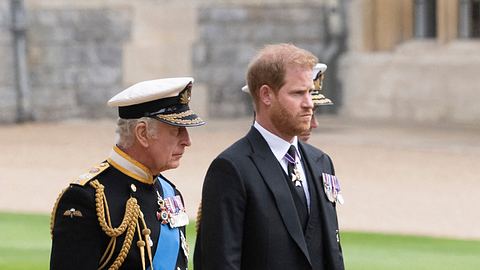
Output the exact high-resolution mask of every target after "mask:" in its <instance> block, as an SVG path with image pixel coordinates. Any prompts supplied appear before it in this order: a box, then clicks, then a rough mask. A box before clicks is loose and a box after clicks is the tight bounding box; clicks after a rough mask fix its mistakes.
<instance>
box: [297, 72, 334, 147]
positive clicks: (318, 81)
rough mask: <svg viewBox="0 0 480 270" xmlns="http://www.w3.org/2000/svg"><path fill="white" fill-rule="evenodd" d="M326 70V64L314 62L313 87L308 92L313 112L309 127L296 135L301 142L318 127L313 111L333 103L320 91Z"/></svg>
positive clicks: (305, 140) (308, 137)
mask: <svg viewBox="0 0 480 270" xmlns="http://www.w3.org/2000/svg"><path fill="white" fill-rule="evenodd" d="M326 70H327V65H325V64H322V63H318V64H316V65H315V67H314V68H313V77H312V79H313V89H312V90H311V92H310V95H311V96H312V101H313V114H312V120H311V121H310V128H309V129H308V130H307V131H305V132H302V133H301V134H300V135H298V138H299V139H300V140H301V141H303V142H307V141H308V140H309V139H310V135H311V133H312V130H313V129H316V128H317V127H318V121H317V118H316V117H315V111H316V110H317V108H318V107H319V106H324V105H333V102H332V101H331V100H330V99H329V98H326V97H325V96H324V95H323V94H321V93H320V92H321V91H322V89H323V79H324V78H325V71H326Z"/></svg>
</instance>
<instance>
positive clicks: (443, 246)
mask: <svg viewBox="0 0 480 270" xmlns="http://www.w3.org/2000/svg"><path fill="white" fill-rule="evenodd" d="M49 222H50V220H49V217H48V216H46V215H28V214H10V213H0V269H2V270H13V269H29V270H35V269H48V264H49V256H50V231H49V226H50V225H49ZM187 232H188V233H187V238H188V240H189V242H190V251H191V253H193V241H194V240H195V228H194V222H191V224H190V225H189V228H188V231H187ZM341 236H342V246H343V252H344V258H345V266H346V269H347V270H376V269H379V270H380V269H382V270H396V269H402V270H422V269H425V270H427V269H428V270H431V269H435V270H443V269H445V270H447V269H448V270H452V269H461V270H470V269H471V270H474V269H475V270H478V269H480V241H463V240H449V239H439V238H430V237H416V236H399V235H384V234H372V233H357V232H344V233H342V235H341ZM190 255H193V254H190ZM190 269H192V268H191V267H190Z"/></svg>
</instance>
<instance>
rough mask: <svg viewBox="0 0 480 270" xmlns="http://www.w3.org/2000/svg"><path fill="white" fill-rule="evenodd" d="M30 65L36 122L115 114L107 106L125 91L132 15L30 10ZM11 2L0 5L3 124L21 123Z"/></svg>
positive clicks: (91, 10) (121, 11)
mask: <svg viewBox="0 0 480 270" xmlns="http://www.w3.org/2000/svg"><path fill="white" fill-rule="evenodd" d="M26 13H27V32H26V33H27V64H28V75H29V86H30V89H31V110H32V114H33V118H34V120H38V121H50V120H60V119H69V118H73V117H79V118H91V117H104V116H108V115H112V114H113V110H111V109H109V108H107V107H106V106H105V102H106V100H108V98H110V97H111V96H112V95H113V94H114V93H116V92H118V91H119V89H122V87H123V80H122V78H123V74H122V72H123V69H122V66H123V65H122V61H123V46H124V43H125V42H126V41H127V40H128V39H129V37H130V32H131V18H130V17H131V15H130V10H129V9H126V8H124V9H122V8H82V9H76V8H31V9H30V8H29V7H26ZM10 20H11V19H10V7H9V1H1V2H0V56H1V59H2V61H1V63H0V65H1V66H0V69H1V72H0V96H1V98H0V122H6V123H10V122H14V121H15V120H16V110H17V102H16V90H15V75H14V68H13V67H14V64H13V44H12V35H11V31H10V24H11V23H10Z"/></svg>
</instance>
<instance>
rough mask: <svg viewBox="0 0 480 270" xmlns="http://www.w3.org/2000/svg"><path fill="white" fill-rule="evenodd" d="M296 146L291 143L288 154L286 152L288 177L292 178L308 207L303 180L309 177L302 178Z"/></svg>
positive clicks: (298, 193)
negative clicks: (298, 166)
mask: <svg viewBox="0 0 480 270" xmlns="http://www.w3.org/2000/svg"><path fill="white" fill-rule="evenodd" d="M296 152H297V150H296V148H295V146H293V145H290V148H289V149H288V152H287V154H285V159H286V160H287V171H288V177H289V178H290V180H292V184H293V186H294V189H295V191H296V193H297V195H298V197H299V198H300V200H301V201H302V204H303V206H305V209H307V198H306V197H305V191H304V190H303V185H302V181H306V180H307V179H301V177H300V173H299V170H298V168H297V160H296V157H297V155H296Z"/></svg>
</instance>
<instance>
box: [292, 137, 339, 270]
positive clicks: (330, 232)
mask: <svg viewBox="0 0 480 270" xmlns="http://www.w3.org/2000/svg"><path fill="white" fill-rule="evenodd" d="M300 147H301V148H302V150H303V152H304V153H305V155H304V158H305V161H306V163H307V166H309V167H310V171H311V172H312V176H313V181H314V182H315V188H316V190H317V192H318V206H319V207H320V220H321V221H322V229H323V235H324V236H325V241H326V242H325V243H326V246H325V248H327V249H329V250H330V252H327V254H329V255H330V256H331V255H332V254H337V253H335V251H338V243H337V233H338V227H337V226H336V224H337V223H336V222H335V221H336V218H337V213H336V211H335V207H334V205H333V204H332V203H331V202H330V201H329V200H328V198H327V195H325V191H324V189H323V179H322V172H327V173H332V172H330V171H329V168H325V167H324V164H323V162H322V157H321V156H319V155H317V154H315V153H314V152H312V151H309V149H308V147H305V146H304V145H303V143H300ZM338 252H340V251H338ZM326 259H327V260H329V261H330V262H329V263H332V262H331V261H334V260H332V258H330V257H329V256H327V258H326Z"/></svg>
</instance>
